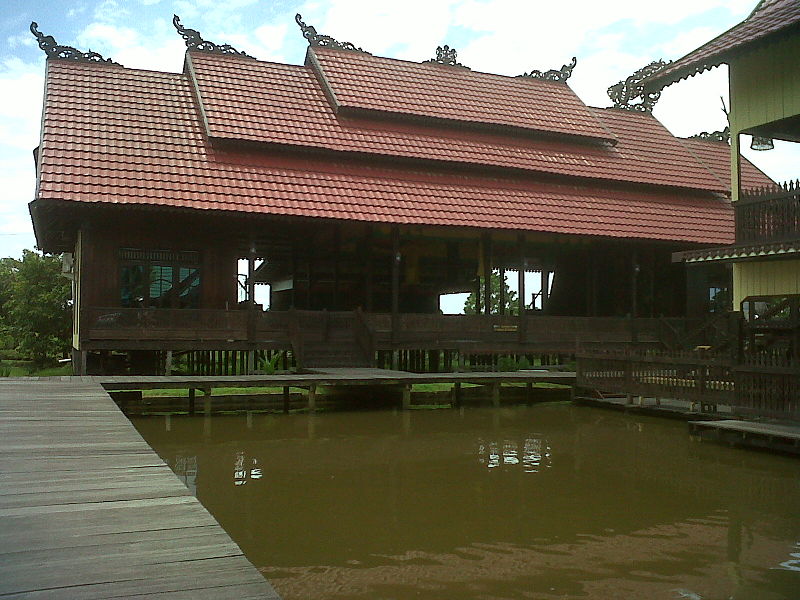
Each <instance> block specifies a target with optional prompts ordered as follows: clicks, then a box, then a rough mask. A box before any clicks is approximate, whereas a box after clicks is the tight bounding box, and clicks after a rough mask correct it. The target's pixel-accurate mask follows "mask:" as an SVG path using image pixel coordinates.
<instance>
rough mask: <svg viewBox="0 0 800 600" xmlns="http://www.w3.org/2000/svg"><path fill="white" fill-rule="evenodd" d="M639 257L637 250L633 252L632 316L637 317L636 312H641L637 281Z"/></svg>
mask: <svg viewBox="0 0 800 600" xmlns="http://www.w3.org/2000/svg"><path fill="white" fill-rule="evenodd" d="M639 268H640V267H639V258H638V253H637V252H636V250H633V251H632V252H631V317H632V318H634V319H635V318H636V314H637V313H638V312H639V306H638V300H639V298H638V290H637V288H638V285H637V281H638V279H639Z"/></svg>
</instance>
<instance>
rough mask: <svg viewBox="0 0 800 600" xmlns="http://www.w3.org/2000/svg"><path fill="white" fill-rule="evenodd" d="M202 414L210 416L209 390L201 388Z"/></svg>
mask: <svg viewBox="0 0 800 600" xmlns="http://www.w3.org/2000/svg"><path fill="white" fill-rule="evenodd" d="M203 414H204V415H205V416H206V417H209V416H211V388H203Z"/></svg>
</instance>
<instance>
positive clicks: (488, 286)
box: [482, 232, 492, 316]
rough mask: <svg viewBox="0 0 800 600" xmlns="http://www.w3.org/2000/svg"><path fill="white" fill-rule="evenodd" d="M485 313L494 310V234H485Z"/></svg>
mask: <svg viewBox="0 0 800 600" xmlns="http://www.w3.org/2000/svg"><path fill="white" fill-rule="evenodd" d="M482 245H483V314H484V315H486V316H489V315H490V314H491V312H492V234H491V233H489V232H486V233H484V234H483V244H482Z"/></svg>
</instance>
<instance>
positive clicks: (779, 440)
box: [689, 419, 800, 455]
mask: <svg viewBox="0 0 800 600" xmlns="http://www.w3.org/2000/svg"><path fill="white" fill-rule="evenodd" d="M689 427H690V429H691V431H692V433H695V434H697V435H699V436H700V437H703V438H708V439H712V440H715V441H720V442H726V443H729V444H733V445H736V446H747V447H750V448H759V449H763V450H773V451H778V452H788V453H790V454H798V455H800V423H798V424H788V423H767V422H754V421H737V420H734V419H727V420H723V421H691V422H690V423H689Z"/></svg>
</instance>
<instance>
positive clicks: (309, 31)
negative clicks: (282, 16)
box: [294, 13, 370, 54]
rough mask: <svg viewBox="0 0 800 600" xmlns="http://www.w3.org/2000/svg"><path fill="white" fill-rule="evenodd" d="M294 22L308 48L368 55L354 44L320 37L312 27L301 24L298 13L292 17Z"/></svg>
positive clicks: (323, 36) (301, 19) (301, 16)
mask: <svg viewBox="0 0 800 600" xmlns="http://www.w3.org/2000/svg"><path fill="white" fill-rule="evenodd" d="M294 20H295V21H296V22H297V24H298V25H299V26H300V31H302V32H303V37H304V38H306V39H307V40H308V44H309V46H321V47H323V48H336V49H337V50H351V51H353V52H363V53H364V54H370V53H369V52H367V51H366V50H363V49H361V48H359V47H358V46H356V45H355V44H351V43H350V42H340V41H338V40H336V39H334V38H332V37H331V36H329V35H321V34H319V33H317V30H316V29H315V28H314V26H313V25H306V24H305V23H304V22H303V15H301V14H300V13H297V14H296V15H295V16H294Z"/></svg>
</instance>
